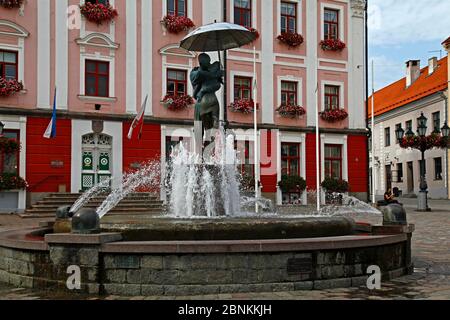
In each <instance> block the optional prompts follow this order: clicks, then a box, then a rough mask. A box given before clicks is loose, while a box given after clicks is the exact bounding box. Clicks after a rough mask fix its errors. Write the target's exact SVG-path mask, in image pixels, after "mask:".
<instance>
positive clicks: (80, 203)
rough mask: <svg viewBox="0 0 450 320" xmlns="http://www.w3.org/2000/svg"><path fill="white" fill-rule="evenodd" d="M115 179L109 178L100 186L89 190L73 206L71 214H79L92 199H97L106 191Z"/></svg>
mask: <svg viewBox="0 0 450 320" xmlns="http://www.w3.org/2000/svg"><path fill="white" fill-rule="evenodd" d="M112 179H113V178H109V179H106V180H103V181H102V182H101V183H99V184H98V185H95V186H93V187H92V188H90V189H89V190H87V191H86V192H85V193H83V194H82V195H81V197H79V198H78V200H77V201H75V203H74V204H73V205H72V207H71V208H70V212H77V211H78V210H79V209H80V208H82V207H83V206H84V205H85V204H87V203H88V202H89V201H90V200H91V199H92V198H94V197H96V196H97V195H99V194H100V193H102V192H103V191H105V189H106V188H108V187H109V185H110V183H111V181H112Z"/></svg>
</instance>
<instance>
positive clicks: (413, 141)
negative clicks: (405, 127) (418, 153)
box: [400, 134, 449, 150]
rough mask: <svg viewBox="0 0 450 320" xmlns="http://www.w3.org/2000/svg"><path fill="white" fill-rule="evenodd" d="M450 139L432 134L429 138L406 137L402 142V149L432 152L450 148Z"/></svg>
mask: <svg viewBox="0 0 450 320" xmlns="http://www.w3.org/2000/svg"><path fill="white" fill-rule="evenodd" d="M448 143H449V139H448V138H445V137H442V136H440V135H438V134H432V135H430V136H428V137H420V136H414V137H411V138H408V137H405V138H403V140H402V141H400V147H402V148H403V149H409V148H411V149H417V150H431V149H434V148H437V149H446V148H448Z"/></svg>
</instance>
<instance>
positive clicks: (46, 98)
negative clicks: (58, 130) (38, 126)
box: [36, 0, 67, 109]
mask: <svg viewBox="0 0 450 320" xmlns="http://www.w3.org/2000/svg"><path fill="white" fill-rule="evenodd" d="M37 7H38V9H37V15H38V17H37V23H38V30H37V66H36V67H37V74H38V75H39V81H38V82H37V107H38V108H43V109H50V87H51V84H50V79H51V76H50V66H51V64H50V56H51V54H50V40H51V35H50V22H51V21H50V13H51V10H50V0H40V1H38V5H37ZM64 16H66V15H64ZM64 28H67V27H66V26H65V25H64Z"/></svg>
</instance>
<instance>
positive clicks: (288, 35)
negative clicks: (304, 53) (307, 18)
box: [277, 32, 304, 48]
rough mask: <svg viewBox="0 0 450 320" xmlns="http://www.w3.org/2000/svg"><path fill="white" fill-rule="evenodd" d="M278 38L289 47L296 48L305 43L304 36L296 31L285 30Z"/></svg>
mask: <svg viewBox="0 0 450 320" xmlns="http://www.w3.org/2000/svg"><path fill="white" fill-rule="evenodd" d="M277 39H278V40H279V41H281V42H283V43H285V44H287V45H288V46H289V47H292V48H296V47H298V46H299V45H301V44H302V43H303V41H304V40H303V36H302V35H301V34H298V33H296V32H294V33H293V32H283V33H282V34H280V35H279V36H278V37H277Z"/></svg>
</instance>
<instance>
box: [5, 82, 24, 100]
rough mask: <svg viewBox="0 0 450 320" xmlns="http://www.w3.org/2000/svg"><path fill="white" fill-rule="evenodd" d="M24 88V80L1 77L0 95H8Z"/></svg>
mask: <svg viewBox="0 0 450 320" xmlns="http://www.w3.org/2000/svg"><path fill="white" fill-rule="evenodd" d="M22 90H23V84H22V81H17V80H16V79H10V80H8V79H6V78H1V77H0V97H8V96H10V95H13V94H14V93H16V92H20V91H22Z"/></svg>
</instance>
